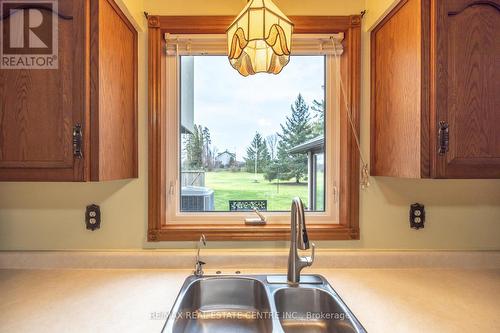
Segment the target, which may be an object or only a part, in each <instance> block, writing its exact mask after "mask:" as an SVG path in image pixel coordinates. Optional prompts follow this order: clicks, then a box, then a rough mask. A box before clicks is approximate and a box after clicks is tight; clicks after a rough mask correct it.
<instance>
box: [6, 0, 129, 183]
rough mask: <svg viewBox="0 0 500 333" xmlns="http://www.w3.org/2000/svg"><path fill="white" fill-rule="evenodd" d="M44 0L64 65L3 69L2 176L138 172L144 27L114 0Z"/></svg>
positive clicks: (56, 177)
mask: <svg viewBox="0 0 500 333" xmlns="http://www.w3.org/2000/svg"><path fill="white" fill-rule="evenodd" d="M40 6H44V5H40ZM40 6H37V8H38V9H36V10H38V11H39V12H43V13H49V16H50V17H52V20H53V21H54V22H53V23H57V42H58V48H57V49H58V54H57V60H58V67H57V68H56V69H11V68H8V69H6V68H4V67H2V68H1V69H0V180H2V181H100V180H113V179H124V178H135V177H137V31H136V30H135V28H134V26H133V25H132V24H131V22H130V21H129V20H128V19H127V17H126V16H125V15H124V14H123V12H122V11H121V10H120V8H119V7H118V6H117V5H116V4H115V3H114V2H113V1H112V0H72V1H59V2H58V8H57V11H56V10H55V9H54V8H49V7H44V8H40ZM23 10H30V8H26V7H25V8H24V9H23ZM19 12H21V13H22V11H19ZM13 15H17V14H16V13H14V14H12V15H11V16H8V17H6V18H4V21H5V22H4V24H7V25H8V24H9V21H11V20H14V18H13ZM4 16H5V15H4ZM24 17H25V18H26V17H28V16H27V15H25V16H24ZM43 17H44V19H45V18H46V17H47V16H46V14H44V16H43ZM30 33H31V32H30ZM35 33H37V32H36V31H35ZM4 37H5V34H4ZM4 41H5V40H4ZM5 42H6V41H5Z"/></svg>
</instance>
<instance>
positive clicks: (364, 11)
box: [360, 9, 366, 18]
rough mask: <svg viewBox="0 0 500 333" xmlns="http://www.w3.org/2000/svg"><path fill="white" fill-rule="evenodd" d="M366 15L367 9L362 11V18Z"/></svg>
mask: <svg viewBox="0 0 500 333" xmlns="http://www.w3.org/2000/svg"><path fill="white" fill-rule="evenodd" d="M365 14H366V9H364V10H362V11H361V13H360V15H361V18H363V17H364V16H365Z"/></svg>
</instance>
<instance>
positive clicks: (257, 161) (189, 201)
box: [148, 17, 359, 241]
mask: <svg viewBox="0 0 500 333" xmlns="http://www.w3.org/2000/svg"><path fill="white" fill-rule="evenodd" d="M153 18H155V19H153ZM155 20H156V21H155ZM193 20H194V21H198V24H197V25H196V24H195V25H193ZM206 20H215V21H214V22H217V21H218V19H214V18H213V17H212V18H210V19H208V18H202V17H201V18H200V17H198V18H193V17H187V18H180V17H150V18H149V25H150V30H149V33H150V47H149V50H150V61H149V66H150V85H149V89H150V92H149V94H150V151H149V155H150V159H149V161H150V162H149V163H150V166H149V169H150V182H149V197H150V203H149V206H150V217H149V232H148V239H149V240H152V241H158V240H185V239H191V240H194V239H196V238H198V237H199V234H200V233H202V232H203V233H205V234H206V235H207V237H209V238H211V239H221V240H224V239H232V240H235V239H283V238H285V237H287V235H288V233H289V223H290V216H289V214H290V213H289V207H290V204H291V199H292V198H293V197H294V196H300V197H301V198H302V199H303V201H304V203H305V204H306V206H307V212H306V218H307V221H308V229H309V232H310V234H311V237H312V239H320V238H322V239H352V238H357V237H359V236H358V235H359V233H358V227H357V182H358V181H359V179H357V178H356V177H353V175H352V174H351V173H350V172H354V173H356V172H358V170H359V164H358V161H357V160H356V155H355V152H354V149H352V148H354V147H353V146H352V144H353V142H352V138H350V137H349V135H348V134H349V128H348V127H347V123H346V118H345V115H344V116H342V109H343V108H342V103H341V98H340V97H339V96H340V94H339V80H338V76H339V75H344V76H345V77H344V82H347V83H349V84H351V87H350V88H349V93H350V94H352V96H354V99H359V96H358V94H359V89H358V88H357V87H356V84H359V82H356V80H353V79H351V78H350V76H351V75H352V73H353V72H354V73H356V72H355V71H356V70H358V71H359V61H355V62H354V64H357V65H356V66H358V67H356V66H354V65H353V61H354V60H356V58H357V57H359V49H357V48H352V46H350V44H349V42H351V43H354V42H356V40H355V39H354V37H356V36H357V37H358V40H357V42H358V43H359V26H357V25H356V24H354V25H353V23H352V19H351V18H349V21H348V22H347V24H346V23H345V22H344V23H342V24H344V25H345V28H346V29H344V30H343V29H338V30H337V31H333V30H332V32H331V33H328V34H324V33H313V32H309V33H308V34H300V33H297V34H296V35H295V37H294V41H293V51H292V52H293V55H292V59H291V61H290V63H289V64H288V66H286V67H285V68H284V70H283V71H282V73H280V74H279V75H277V76H272V75H268V74H258V75H256V76H253V77H246V78H244V77H241V76H240V75H239V74H238V73H237V72H236V71H235V70H234V69H232V68H231V66H230V65H229V63H228V61H227V57H226V56H225V35H223V34H219V33H217V31H223V29H224V24H221V25H220V27H219V28H218V29H219V30H217V31H213V30H214V28H213V22H212V23H210V24H207V22H208V21H206ZM182 21H185V22H184V23H182ZM299 21H300V19H299ZM320 21H321V20H320ZM167 22H168V23H167ZM186 22H187V23H186ZM303 22H308V20H307V18H303ZM328 22H329V24H331V22H336V20H333V21H330V20H328ZM152 23H153V24H152ZM163 24H164V25H165V28H162V25H163ZM342 24H339V25H342ZM179 25H180V26H182V27H179ZM351 25H353V27H351ZM193 26H194V27H196V28H192V27H193ZM203 26H205V27H207V31H206V32H210V34H208V33H207V34H199V32H200V29H203ZM303 26H305V25H304V24H303ZM299 30H300V29H299ZM296 31H297V27H296ZM355 31H357V33H356V34H355V33H354V32H355ZM212 33H213V34H212ZM346 37H349V38H348V39H346ZM332 38H333V39H334V40H336V41H337V44H335V46H334V44H333V43H332V40H331V39H332ZM341 45H343V47H344V49H343V48H342V46H341ZM346 45H347V46H349V48H347V49H345V47H346ZM165 50H166V52H165ZM357 103H358V102H354V100H353V101H351V107H353V109H354V110H355V111H356V112H358V109H357ZM344 111H345V110H344ZM353 116H354V118H355V120H356V121H357V119H358V118H359V117H358V116H357V115H356V114H353ZM348 167H351V170H348ZM348 171H349V172H348ZM346 195H348V196H349V197H347V196H346ZM343 196H345V197H344V200H343ZM351 196H352V198H351ZM253 208H257V209H259V210H262V211H265V212H264V214H265V215H266V217H267V219H268V224H267V225H266V226H247V225H245V223H244V220H245V217H249V216H251V214H253V213H252V212H251V210H252V209H253Z"/></svg>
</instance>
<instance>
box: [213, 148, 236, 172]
mask: <svg viewBox="0 0 500 333" xmlns="http://www.w3.org/2000/svg"><path fill="white" fill-rule="evenodd" d="M235 161H236V154H234V153H230V152H229V151H227V150H226V151H223V152H222V153H220V154H219V155H217V156H216V157H215V165H217V167H219V168H228V167H230V166H231V165H233V164H234V162H235Z"/></svg>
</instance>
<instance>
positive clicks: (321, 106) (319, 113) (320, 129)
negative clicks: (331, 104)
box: [311, 99, 325, 136]
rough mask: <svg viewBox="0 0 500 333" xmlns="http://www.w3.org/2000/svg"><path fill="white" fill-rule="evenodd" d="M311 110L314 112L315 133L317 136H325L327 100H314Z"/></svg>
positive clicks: (313, 124)
mask: <svg viewBox="0 0 500 333" xmlns="http://www.w3.org/2000/svg"><path fill="white" fill-rule="evenodd" d="M311 110H313V111H314V120H313V123H312V127H313V132H314V134H315V136H318V135H323V134H324V133H325V100H324V99H322V100H321V101H318V100H314V101H313V105H311Z"/></svg>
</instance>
